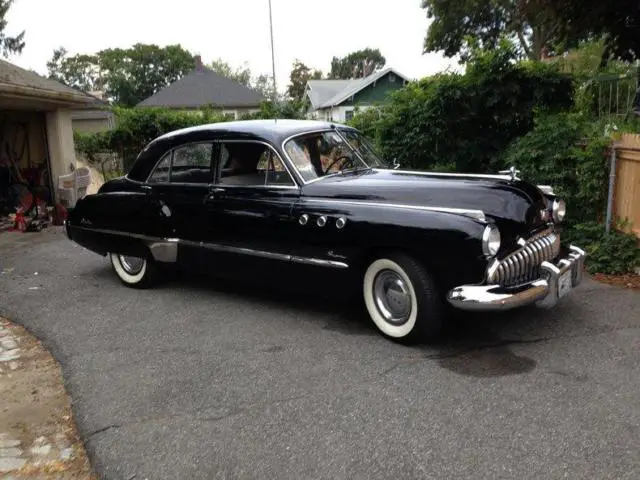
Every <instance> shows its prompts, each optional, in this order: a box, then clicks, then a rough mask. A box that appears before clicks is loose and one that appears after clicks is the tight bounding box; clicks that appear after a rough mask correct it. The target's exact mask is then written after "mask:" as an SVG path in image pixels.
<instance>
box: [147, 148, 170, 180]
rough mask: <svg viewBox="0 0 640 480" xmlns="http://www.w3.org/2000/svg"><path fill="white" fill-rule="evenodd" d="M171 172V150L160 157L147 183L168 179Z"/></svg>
mask: <svg viewBox="0 0 640 480" xmlns="http://www.w3.org/2000/svg"><path fill="white" fill-rule="evenodd" d="M170 174H171V152H167V153H165V154H164V156H163V157H162V159H161V160H160V161H159V162H158V164H157V165H156V168H155V169H154V170H153V173H152V174H151V176H150V177H149V180H148V182H149V183H163V182H168V181H169V175H170Z"/></svg>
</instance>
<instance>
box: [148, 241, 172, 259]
mask: <svg viewBox="0 0 640 480" xmlns="http://www.w3.org/2000/svg"><path fill="white" fill-rule="evenodd" d="M178 242H179V240H178V239H177V238H167V239H166V240H164V241H155V242H153V241H152V242H147V246H148V247H149V251H150V252H151V255H152V256H153V259H154V260H155V261H157V262H163V263H176V262H177V261H178Z"/></svg>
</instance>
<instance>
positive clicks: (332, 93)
mask: <svg viewBox="0 0 640 480" xmlns="http://www.w3.org/2000/svg"><path fill="white" fill-rule="evenodd" d="M389 73H394V74H395V75H396V76H398V77H400V78H402V79H403V80H405V81H407V82H408V81H410V80H409V78H407V77H405V76H404V75H402V74H401V73H400V72H398V71H396V70H394V69H393V68H391V67H389V68H385V69H382V70H379V71H377V72H374V73H372V74H371V75H369V76H368V77H364V78H357V79H350V80H309V81H308V82H307V95H308V96H309V100H310V101H311V106H312V107H313V109H319V108H330V107H335V106H336V105H339V104H341V103H342V102H344V101H345V100H347V99H348V98H349V97H352V96H353V95H355V94H356V93H358V92H359V91H361V90H363V89H364V88H366V87H368V86H369V85H371V84H372V83H374V82H375V81H376V80H379V79H380V78H382V77H384V76H385V75H387V74H389Z"/></svg>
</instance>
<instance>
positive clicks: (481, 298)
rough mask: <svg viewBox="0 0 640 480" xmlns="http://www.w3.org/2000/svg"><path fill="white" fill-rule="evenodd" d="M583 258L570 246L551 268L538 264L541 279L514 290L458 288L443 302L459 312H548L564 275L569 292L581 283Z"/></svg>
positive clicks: (558, 293) (507, 288)
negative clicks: (529, 309)
mask: <svg viewBox="0 0 640 480" xmlns="http://www.w3.org/2000/svg"><path fill="white" fill-rule="evenodd" d="M586 256H587V254H586V253H585V252H584V250H582V249H580V248H578V247H576V246H573V245H571V246H570V247H569V252H568V255H567V256H566V257H565V258H561V259H559V260H558V261H557V263H556V264H555V265H554V264H553V263H551V262H547V261H545V262H542V264H541V265H540V267H541V268H542V270H543V271H544V272H546V275H544V277H542V278H539V279H537V280H534V281H532V282H528V283H525V284H523V285H518V286H515V287H503V286H500V285H462V286H460V287H456V288H454V289H453V290H451V291H450V292H449V294H448V295H447V300H448V301H449V303H450V304H451V305H453V306H454V307H456V308H459V309H461V310H476V311H492V310H509V309H512V308H517V307H522V306H524V305H530V304H532V303H535V304H536V305H537V306H539V307H544V308H551V307H553V306H554V305H555V304H556V303H557V302H558V300H559V299H560V292H559V287H560V285H559V282H560V278H561V277H563V276H564V274H566V272H568V271H570V272H571V289H573V288H574V287H576V286H578V285H579V284H580V282H582V276H583V268H584V260H585V258H586Z"/></svg>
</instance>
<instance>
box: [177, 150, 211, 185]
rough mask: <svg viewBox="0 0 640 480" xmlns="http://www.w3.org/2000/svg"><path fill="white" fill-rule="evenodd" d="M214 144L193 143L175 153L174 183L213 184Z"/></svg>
mask: <svg viewBox="0 0 640 480" xmlns="http://www.w3.org/2000/svg"><path fill="white" fill-rule="evenodd" d="M212 154H213V144H212V143H191V144H189V145H184V146H183V147H178V148H176V149H175V150H174V151H173V161H172V163H171V179H170V181H171V182H172V183H174V182H175V183H211V181H212V180H213V174H212V170H211V156H212Z"/></svg>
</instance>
